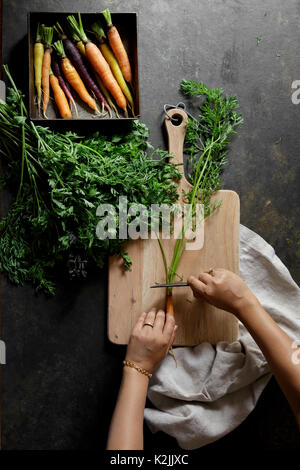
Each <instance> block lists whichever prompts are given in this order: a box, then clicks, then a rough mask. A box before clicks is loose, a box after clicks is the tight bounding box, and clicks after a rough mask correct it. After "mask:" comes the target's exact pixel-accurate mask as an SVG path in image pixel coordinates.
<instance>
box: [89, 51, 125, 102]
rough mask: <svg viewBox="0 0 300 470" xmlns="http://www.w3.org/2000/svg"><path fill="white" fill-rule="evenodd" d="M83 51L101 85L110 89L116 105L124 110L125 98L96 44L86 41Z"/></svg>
mask: <svg viewBox="0 0 300 470" xmlns="http://www.w3.org/2000/svg"><path fill="white" fill-rule="evenodd" d="M85 52H86V56H87V59H88V61H89V62H90V64H91V65H92V67H93V69H94V70H95V72H97V74H98V75H99V77H100V78H101V80H102V83H103V85H104V86H105V87H106V88H107V89H108V90H109V91H110V93H111V94H112V96H113V97H114V99H115V101H116V103H117V105H118V106H119V107H120V108H121V109H123V110H124V111H125V110H126V106H127V103H126V98H125V96H124V94H123V92H122V90H121V88H120V86H119V85H118V83H117V81H116V79H115V77H114V76H113V74H112V71H111V69H110V67H109V65H108V63H107V62H106V60H105V59H104V57H103V55H102V53H101V52H100V50H99V49H98V47H97V46H96V44H94V43H92V42H88V43H87V44H86V45H85Z"/></svg>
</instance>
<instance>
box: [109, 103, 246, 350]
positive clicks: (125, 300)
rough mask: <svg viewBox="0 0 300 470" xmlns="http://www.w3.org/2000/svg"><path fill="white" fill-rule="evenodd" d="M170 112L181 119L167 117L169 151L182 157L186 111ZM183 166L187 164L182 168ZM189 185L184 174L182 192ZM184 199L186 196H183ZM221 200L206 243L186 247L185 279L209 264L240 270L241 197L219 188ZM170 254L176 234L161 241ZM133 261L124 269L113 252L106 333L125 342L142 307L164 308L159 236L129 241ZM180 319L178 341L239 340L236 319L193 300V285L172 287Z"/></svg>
mask: <svg viewBox="0 0 300 470" xmlns="http://www.w3.org/2000/svg"><path fill="white" fill-rule="evenodd" d="M169 114H170V115H171V116H175V115H178V114H179V115H181V116H182V122H181V124H180V125H179V126H175V125H174V124H173V123H172V122H171V121H170V120H167V119H166V128H167V132H168V138H169V151H170V152H171V153H173V154H174V155H175V156H176V159H177V161H178V162H180V163H182V160H183V150H182V149H183V142H184V136H185V131H186V122H187V115H186V113H185V112H184V111H182V110H178V109H176V110H172V111H169ZM182 171H183V168H182ZM190 187H191V185H190V184H189V183H188V182H187V181H186V179H185V178H184V177H183V178H182V180H181V182H180V185H179V191H180V193H179V194H181V190H182V189H185V190H187V189H189V188H190ZM180 200H181V202H182V198H180ZM220 200H221V201H222V205H221V207H219V208H218V209H217V210H216V211H215V212H214V213H213V214H212V215H211V216H210V217H208V218H207V219H206V220H205V222H204V243H203V247H202V248H201V249H198V250H187V251H186V252H185V253H184V255H183V258H182V260H181V262H180V265H179V269H178V272H179V274H180V275H182V277H183V279H184V280H186V279H187V278H188V276H189V275H191V274H193V275H197V274H198V273H199V272H201V271H205V270H208V269H209V268H210V267H222V268H226V269H230V270H231V271H233V272H236V273H238V269H239V221H240V210H239V209H240V208H239V197H238V195H237V194H236V193H235V192H234V191H226V190H222V191H217V192H216V193H215V194H214V196H213V198H212V201H220ZM162 243H163V246H164V249H165V251H166V255H167V259H168V261H170V259H171V257H172V253H173V248H174V243H175V240H174V238H171V239H169V240H162ZM127 250H128V253H129V255H130V256H131V258H132V260H133V266H132V271H130V272H129V271H124V269H123V268H122V261H121V260H120V259H119V258H118V257H111V258H110V261H109V287H108V337H109V339H110V341H112V342H113V343H116V344H127V343H128V341H129V337H130V334H131V331H132V328H133V326H134V324H135V322H136V320H137V318H138V316H139V315H140V314H141V312H143V311H148V310H149V309H150V308H151V307H153V306H155V307H157V308H163V309H164V307H165V298H166V289H150V286H151V285H153V284H154V283H156V282H159V283H160V282H164V281H165V272H164V267H163V260H162V256H161V252H160V248H159V245H158V242H157V240H155V239H148V240H135V241H130V242H128V244H127ZM173 297H174V309H175V317H176V323H177V324H178V325H179V328H178V331H177V335H176V339H175V342H174V344H175V345H186V346H193V345H196V344H199V343H201V342H203V341H208V342H209V343H212V344H216V343H217V342H218V341H228V342H232V341H234V340H236V339H237V335H238V322H237V320H236V318H235V317H234V316H233V315H231V314H229V313H227V312H224V311H222V310H220V309H217V308H216V307H213V306H211V305H209V304H207V303H206V302H204V301H200V300H199V299H195V298H194V297H193V295H192V291H191V289H190V288H189V287H179V288H175V289H173Z"/></svg>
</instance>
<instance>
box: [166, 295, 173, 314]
mask: <svg viewBox="0 0 300 470" xmlns="http://www.w3.org/2000/svg"><path fill="white" fill-rule="evenodd" d="M166 312H167V313H170V315H173V316H174V306H173V296H172V294H167V300H166Z"/></svg>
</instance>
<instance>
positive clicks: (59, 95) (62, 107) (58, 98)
mask: <svg viewBox="0 0 300 470" xmlns="http://www.w3.org/2000/svg"><path fill="white" fill-rule="evenodd" d="M49 80H50V85H51V88H52V91H53V96H54V100H55V103H56V106H57V108H58V111H59V114H60V115H61V117H62V118H63V119H71V118H72V114H71V110H70V106H69V103H68V100H67V98H66V95H65V94H64V92H63V89H62V88H61V87H60V84H59V81H58V78H57V77H56V76H55V75H54V74H53V72H52V69H51V68H50V77H49Z"/></svg>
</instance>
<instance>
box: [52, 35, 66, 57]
mask: <svg viewBox="0 0 300 470" xmlns="http://www.w3.org/2000/svg"><path fill="white" fill-rule="evenodd" d="M53 48H54V50H55V52H56V53H57V55H58V57H60V58H61V59H64V58H65V57H67V56H66V53H65V49H64V45H63V42H62V41H61V40H59V41H56V42H55V43H54V44H53Z"/></svg>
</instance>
